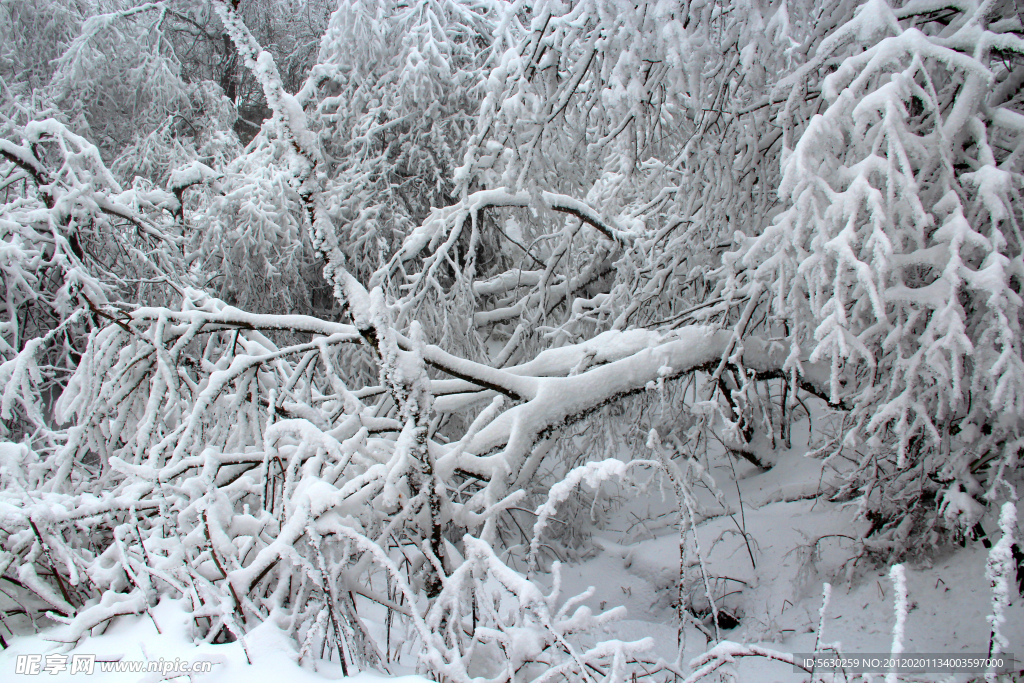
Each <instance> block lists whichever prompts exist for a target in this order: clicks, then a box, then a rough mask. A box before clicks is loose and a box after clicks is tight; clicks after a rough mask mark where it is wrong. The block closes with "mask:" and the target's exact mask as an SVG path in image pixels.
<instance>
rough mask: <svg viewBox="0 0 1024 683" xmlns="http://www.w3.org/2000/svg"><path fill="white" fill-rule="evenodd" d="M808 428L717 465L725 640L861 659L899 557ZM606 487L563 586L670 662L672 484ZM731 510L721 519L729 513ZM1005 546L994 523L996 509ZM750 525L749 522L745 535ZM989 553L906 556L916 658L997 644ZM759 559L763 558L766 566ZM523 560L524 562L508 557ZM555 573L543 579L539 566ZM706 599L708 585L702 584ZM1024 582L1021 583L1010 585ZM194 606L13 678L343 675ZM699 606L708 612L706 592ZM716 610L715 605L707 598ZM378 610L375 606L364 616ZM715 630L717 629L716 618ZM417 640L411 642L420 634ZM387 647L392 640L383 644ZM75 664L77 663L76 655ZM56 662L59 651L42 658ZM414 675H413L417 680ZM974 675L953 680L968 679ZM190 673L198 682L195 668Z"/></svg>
mask: <svg viewBox="0 0 1024 683" xmlns="http://www.w3.org/2000/svg"><path fill="white" fill-rule="evenodd" d="M806 445H807V444H806V429H805V430H804V432H803V434H802V435H801V434H800V431H799V429H798V430H795V439H794V444H793V448H792V449H791V450H789V451H783V452H781V453H780V454H779V458H778V464H777V465H776V466H775V467H774V468H772V469H771V470H769V471H767V472H759V471H758V470H756V469H754V468H752V467H750V466H749V465H737V466H736V470H735V471H736V473H737V476H738V479H739V485H738V486H736V485H735V484H734V483H733V481H732V478H733V474H732V467H729V466H727V465H725V464H724V462H723V467H724V469H723V471H720V472H713V473H712V474H713V476H715V478H716V480H717V481H718V483H719V485H720V488H721V490H722V497H721V499H720V502H719V501H716V499H715V498H714V497H713V496H711V495H710V494H709V493H707V492H706V491H705V495H704V496H703V498H704V500H702V503H703V504H704V506H705V509H706V513H707V515H709V517H708V518H707V519H706V520H705V521H704V522H703V523H702V524H700V526H699V539H700V544H701V549H702V552H703V555H704V559H705V565H706V571H707V573H708V575H709V577H710V582H711V585H712V590H713V592H714V594H715V596H716V606H717V608H718V609H719V610H721V611H724V612H727V613H729V614H730V615H732V616H735V617H736V618H737V619H738V621H739V625H738V626H735V627H734V628H731V629H724V628H723V629H722V632H721V636H722V638H723V639H726V640H730V641H735V642H741V643H754V644H760V645H763V646H767V647H770V648H772V649H775V650H780V651H783V652H794V653H797V652H810V651H812V650H813V649H814V643H815V639H816V638H818V637H820V639H821V642H822V643H827V644H839V646H840V647H841V649H842V651H843V652H845V653H847V654H857V653H884V652H889V650H890V647H891V643H892V630H893V624H894V621H895V613H894V605H893V603H894V600H893V598H894V593H893V590H894V589H893V585H892V581H891V580H890V578H889V571H888V568H887V567H885V566H874V565H871V564H868V563H867V562H866V561H865V560H861V561H860V562H858V563H856V564H855V563H853V562H851V558H852V557H853V542H852V538H858V537H860V536H861V535H862V533H863V532H864V529H863V528H861V527H862V526H863V525H865V524H866V522H864V521H856V510H855V509H854V508H853V507H851V506H844V505H842V504H837V503H831V502H827V501H823V500H820V499H814V498H813V497H812V496H813V494H815V493H816V492H817V491H818V488H819V487H827V486H828V485H829V482H830V474H832V473H831V471H830V469H829V468H828V467H824V468H823V467H822V464H821V462H820V461H818V460H814V459H810V458H806V457H803V455H802V453H804V452H806ZM604 487H605V488H604V490H603V494H604V495H606V496H612V497H616V500H618V501H625V502H620V504H618V505H617V506H615V507H614V512H613V513H612V514H611V515H610V517H609V519H608V520H607V523H606V524H604V525H603V527H604V528H601V529H598V530H596V531H595V532H594V534H593V536H592V537H591V538H590V539H589V541H588V544H587V547H586V550H585V552H583V553H582V555H583V556H584V557H586V559H584V560H582V561H580V562H576V563H566V564H563V566H562V581H563V595H567V596H571V595H575V594H577V593H581V592H583V591H585V590H587V589H588V588H589V587H593V589H594V592H593V595H592V596H591V597H590V598H588V599H587V600H586V601H585V602H584V604H586V605H588V606H590V607H592V608H593V609H595V610H597V609H601V608H607V607H611V606H615V605H624V606H625V607H626V608H627V616H626V618H625V619H624V620H622V621H619V622H616V623H615V624H613V625H612V626H610V627H609V628H608V637H609V638H619V639H622V640H638V639H640V638H644V637H648V636H649V637H651V638H652V639H653V640H654V644H655V645H654V648H655V652H656V653H657V654H658V655H660V656H662V657H664V658H665V659H666V660H668V661H671V660H674V659H675V658H676V655H677V645H676V643H677V626H676V610H675V607H674V605H673V599H674V597H675V595H676V585H677V583H676V582H677V580H678V575H679V545H678V534H677V532H676V528H675V525H674V523H673V522H674V514H673V513H672V510H671V505H670V501H669V498H670V496H668V497H666V498H665V499H663V498H662V497H661V496H660V494H659V493H658V491H653V490H646V491H644V492H643V493H642V495H636V492H637V489H635V488H629V487H620V486H619V485H617V484H611V485H607V484H606V485H604ZM723 503H724V504H725V506H726V508H728V512H729V513H731V514H723V513H724V512H726V508H723V507H722V504H723ZM985 524H986V529H989V530H990V536H991V537H992V540H993V541H994V540H995V539H996V538H998V532H996V533H995V534H993V533H992V531H994V530H995V529H996V525H995V523H994V522H993V521H992V520H985ZM741 532H745V533H741ZM987 554H988V551H987V550H986V549H985V548H984V547H983V545H982V542H981V541H969V542H968V543H967V546H966V547H965V548H963V549H961V548H958V547H955V546H954V547H953V548H949V547H945V548H940V549H937V550H934V551H932V552H927V553H922V554H921V556H920V558H919V559H915V560H908V561H907V562H906V564H905V569H906V577H907V589H908V600H909V612H908V618H907V622H906V627H905V638H904V651H905V652H907V653H950V654H958V655H959V654H969V653H970V654H974V653H984V652H987V650H988V645H989V643H988V641H989V625H988V623H987V621H986V617H987V616H988V615H989V614H990V613H991V591H990V588H989V585H988V581H987V580H986V578H985V562H986V558H987ZM751 556H753V561H752V558H751ZM510 564H512V565H513V566H517V567H518V569H520V570H523V571H525V569H526V567H525V566H522V564H521V563H520V564H519V565H517V564H516V563H515V562H514V561H513V562H510ZM539 578H540V580H541V581H543V576H541V577H539ZM825 582H829V583H830V584H831V585H832V592H831V599H830V602H829V605H828V608H827V610H826V613H825V619H824V621H823V631H822V633H821V634H820V636H819V634H818V633H817V626H818V621H819V609H820V607H821V601H822V590H823V584H824V583H825ZM692 593H693V595H695V596H700V595H703V592H702V591H701V590H699V587H695V590H694V591H693V592H692ZM1011 593H1012V591H1011ZM1011 598H1012V599H1011V604H1010V607H1009V609H1008V610H1007V611H1006V614H1005V616H1006V623H1005V624H1004V626H1003V629H1002V631H1003V633H1004V634H1006V635H1007V636H1008V638H1009V639H1010V647H1009V648H1007V649H1008V651H1009V652H1014V653H1024V600H1022V599H1021V598H1020V597H1019V596H1017V595H1015V594H1013V595H1011ZM186 607H187V603H186V602H185V601H181V600H172V599H169V598H168V599H164V600H163V601H162V602H161V603H160V604H159V605H157V606H156V607H154V608H153V609H152V610H151V614H146V615H141V616H137V617H122V618H120V619H118V620H116V621H114V622H113V623H112V625H111V626H110V627H109V628H108V629H107V630H106V631H105V632H104V633H103V634H102V635H98V636H94V637H91V638H89V639H87V640H86V641H84V642H83V643H81V644H79V645H78V647H76V648H74V649H73V650H70V651H68V650H66V649H58V646H57V644H55V643H53V642H52V641H49V640H47V637H48V636H50V635H52V634H53V632H54V631H53V629H48V630H44V631H42V632H41V633H39V634H35V635H23V636H19V637H15V638H13V639H9V641H10V642H9V645H10V647H9V648H8V649H7V650H6V651H4V652H2V653H0V672H2V674H0V680H29V677H28V676H18V675H16V674H14V672H15V670H16V661H17V657H18V655H26V654H43V655H46V654H51V653H58V652H61V653H64V654H68V655H74V654H95V655H96V656H97V659H98V660H105V661H115V660H117V661H125V662H127V661H154V660H159V659H161V658H162V659H164V660H168V661H169V660H174V659H178V658H180V659H182V660H189V661H196V660H210V661H212V662H214V665H213V670H212V672H211V673H209V674H200V675H195V676H194V677H193V678H192V680H197V681H210V682H211V683H214V682H217V683H220V682H227V681H245V682H246V683H262V682H263V681H268V682H269V681H317V680H323V679H337V678H341V677H342V672H341V670H340V666H339V665H338V664H337V663H336V662H329V661H325V660H317V661H315V662H314V661H311V660H308V659H307V660H306V661H305V662H303V663H302V664H301V665H300V663H299V662H298V654H297V650H296V647H295V645H294V643H293V642H291V641H289V639H288V638H287V637H285V635H284V634H283V633H282V631H281V630H280V629H278V628H277V627H276V626H275V625H274V624H273V622H272V621H268V622H266V623H264V624H263V625H261V626H259V627H258V628H256V629H255V630H254V631H252V632H250V633H249V634H248V635H247V636H246V637H245V639H244V648H243V643H240V642H234V643H229V644H219V645H212V644H199V645H195V644H193V642H192V638H191V637H190V635H189V622H190V616H189V614H188V612H187V611H186ZM694 607H695V608H697V609H699V608H700V607H702V605H701V604H700V598H699V597H696V598H695V599H694ZM703 607H704V609H706V608H707V605H706V601H705V603H704V605H703ZM364 608H366V609H365V612H364ZM360 611H361V613H364V614H366V615H368V621H370V622H371V623H368V631H369V632H370V633H372V634H374V636H375V637H378V638H381V639H383V638H384V629H383V625H382V623H380V622H382V619H380V620H379V621H376V622H375V621H374V617H375V616H376V615H377V611H380V610H379V608H378V610H377V611H375V610H374V608H373V605H372V603H365V604H364V603H362V602H361V603H360ZM705 623H706V628H708V630H711V629H712V628H713V625H712V624H711V622H710V620H709V619H706V620H705ZM684 635H685V639H686V641H685V656H684V664H685V663H686V662H688V661H689V660H690V659H692V658H693V657H696V656H698V655H700V654H701V653H703V652H705V651H706V650H707V649H708V648H710V647H711V645H713V643H709V642H708V641H707V639H706V638H705V636H704V634H702V633H701V631H700V630H698V628H696V627H694V626H689V627H687V628H686V629H685V632H684ZM410 645H412V644H411V643H410ZM382 649H383V648H382ZM406 653H407V654H406V656H405V658H404V659H403V661H402V662H401V663H400V664H394V663H392V664H391V669H392V674H394V675H396V676H398V677H399V679H400V680H403V681H406V682H407V683H412V681H422V680H423V679H422V678H419V677H417V676H412V675H409V674H411V673H412V672H413V671H415V653H414V651H413V648H412V647H410V648H409V649H408V650H407V651H406ZM68 661H70V659H69V660H68ZM43 666H45V660H44V661H43ZM736 666H737V671H738V674H739V679H740V680H742V681H750V682H760V681H764V682H766V683H767V682H774V681H779V682H786V681H794V682H795V681H800V680H806V674H804V673H801V672H797V671H795V670H794V669H793V667H792V666H790V665H787V664H784V663H780V662H776V661H770V660H767V659H763V658H756V657H745V658H743V659H741V660H738V662H737V665H736ZM42 675H43V676H44V677H45V679H46V680H53V681H65V680H68V681H71V680H81V679H82V678H83V676H82V675H81V674H74V675H72V674H71V673H70V671H64V672H60V673H57V674H53V675H51V674H45V673H44V674H42ZM403 676H404V677H403ZM93 677H94V679H95V680H104V681H106V680H110V681H158V680H172V679H173V674H167V675H160V674H155V673H152V674H138V673H101V672H99V670H98V669H97V671H96V673H94V675H93ZM380 677H381V674H378V673H376V672H362V673H359V674H358V675H357V676H355V679H354V680H356V681H357V682H358V683H372V682H373V681H377V680H380ZM943 678H946V677H945V676H940V675H930V676H929V675H915V676H913V677H911V678H908V679H907V680H911V679H913V680H939V679H943ZM971 678H972V676H970V675H966V674H961V675H958V676H955V677H954V679H955V680H963V681H966V680H970V679H971ZM180 680H183V681H184V680H188V679H187V678H181V679H180Z"/></svg>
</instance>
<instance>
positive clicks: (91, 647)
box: [0, 598, 424, 683]
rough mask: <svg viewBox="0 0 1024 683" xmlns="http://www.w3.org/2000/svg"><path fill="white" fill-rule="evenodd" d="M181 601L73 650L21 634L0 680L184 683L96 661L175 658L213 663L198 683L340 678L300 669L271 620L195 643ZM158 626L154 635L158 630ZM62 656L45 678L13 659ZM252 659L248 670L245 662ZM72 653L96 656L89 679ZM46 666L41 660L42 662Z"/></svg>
mask: <svg viewBox="0 0 1024 683" xmlns="http://www.w3.org/2000/svg"><path fill="white" fill-rule="evenodd" d="M186 606H187V605H186V603H185V602H184V601H181V600H172V599H166V598H165V599H164V600H162V601H161V602H160V604H159V605H157V606H156V607H154V608H153V609H152V610H151V613H152V614H151V615H141V616H138V617H122V618H120V619H117V620H115V621H114V622H113V623H112V624H111V626H110V627H109V628H108V629H107V630H106V632H105V633H103V635H99V636H94V637H92V638H89V639H87V640H86V641H85V642H83V643H81V644H79V645H78V647H75V648H74V649H72V650H66V649H63V648H58V644H57V643H54V642H52V641H48V640H46V637H47V635H49V634H51V633H52V632H53V630H52V629H48V630H46V631H44V632H42V633H40V634H37V635H31V636H21V637H17V638H14V639H13V640H12V641H10V642H9V645H10V647H9V648H8V649H7V650H5V651H3V652H0V681H18V680H22V681H30V680H44V681H53V682H54V683H63V682H71V681H78V682H81V681H87V680H91V681H103V682H106V681H110V682H111V683H117V682H119V681H124V682H127V681H131V682H132V683H157V682H158V681H168V680H172V681H187V680H189V679H188V677H181V676H179V677H178V678H175V677H174V674H173V673H170V674H167V675H160V674H159V673H155V672H154V673H129V672H122V673H102V672H101V671H100V664H99V662H100V661H120V662H125V663H127V662H130V661H137V662H138V661H145V662H149V661H157V660H160V659H163V660H164V661H171V660H175V659H179V658H180V659H182V660H187V661H189V662H198V661H202V660H208V661H212V662H213V666H212V670H211V671H210V673H208V674H197V675H194V676H193V678H192V680H195V681H202V682H203V683H235V682H239V681H243V682H244V683H279V682H282V681H287V682H288V683H312V682H314V681H324V680H336V679H339V678H342V674H341V667H340V665H339V664H337V663H333V662H326V661H317V662H316V664H315V667H316V668H315V669H314V665H313V663H312V662H306V663H304V664H303V665H302V666H300V665H299V664H298V662H297V660H298V653H297V651H296V647H295V645H294V643H292V642H291V641H289V640H288V639H287V638H286V637H285V636H284V635H283V634H282V632H281V631H280V629H278V628H277V627H276V626H275V625H274V624H273V623H272V621H270V620H268V621H267V622H265V623H264V624H262V625H260V626H259V627H257V628H256V629H254V630H253V631H252V632H250V633H249V634H248V635H246V637H245V648H244V650H243V647H242V644H241V643H239V642H234V643H227V644H221V645H209V644H199V645H195V644H193V642H192V638H191V637H190V636H189V621H190V615H189V613H188V612H187V611H186V610H185V607H186ZM158 625H159V631H158V630H157V626H158ZM57 653H63V654H66V655H67V656H68V659H67V660H66V661H65V664H68V665H69V667H68V668H69V670H67V671H61V672H57V673H54V674H50V673H48V672H46V671H43V672H42V673H40V674H38V675H35V676H29V675H20V676H19V675H17V674H16V673H15V671H16V662H17V657H18V655H32V654H42V655H44V657H45V656H46V655H49V654H57ZM247 653H248V658H249V659H251V661H252V665H251V666H250V664H249V662H248V661H247ZM76 654H90V655H96V659H97V664H96V666H95V669H94V673H93V675H91V676H88V675H85V674H83V673H75V674H72V673H71V671H70V662H71V657H73V656H74V655H76ZM41 665H42V666H43V667H45V666H46V660H45V659H44V660H43V662H42V663H41ZM351 680H352V682H353V683H381V682H382V681H385V680H386V681H392V682H393V683H424V679H423V678H421V677H419V676H398V677H393V678H385V677H383V676H381V675H379V674H377V673H375V672H362V673H359V674H357V675H355V676H352V677H351Z"/></svg>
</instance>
